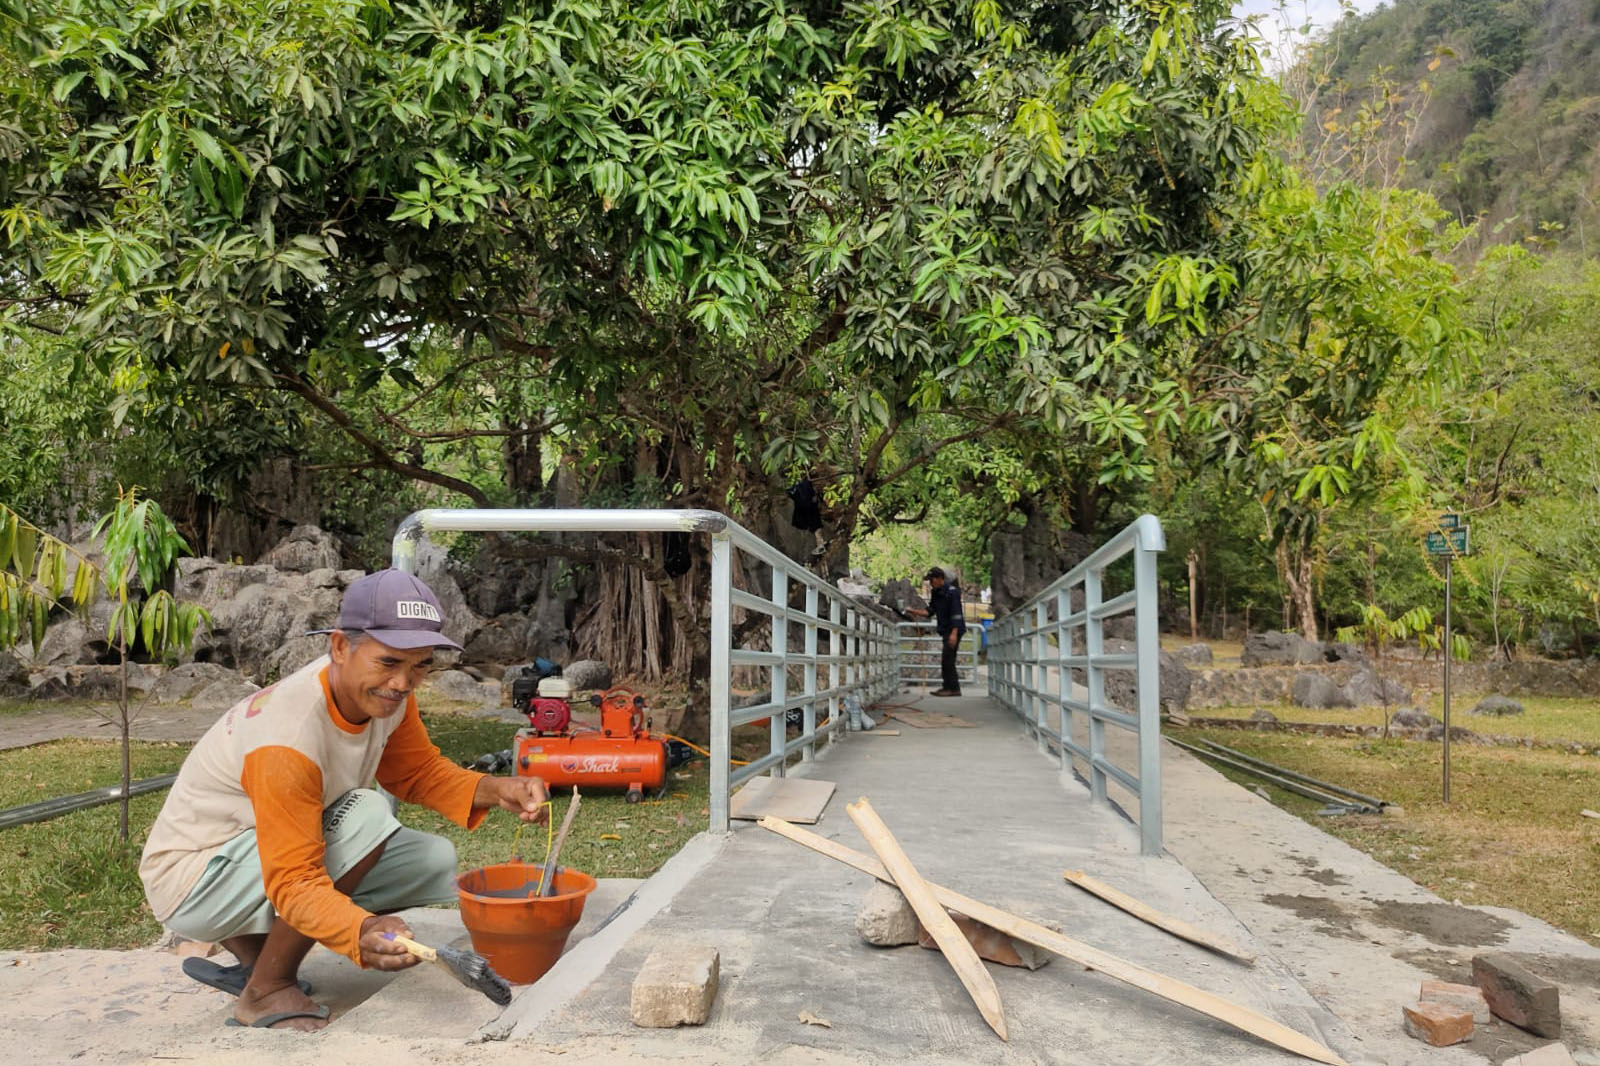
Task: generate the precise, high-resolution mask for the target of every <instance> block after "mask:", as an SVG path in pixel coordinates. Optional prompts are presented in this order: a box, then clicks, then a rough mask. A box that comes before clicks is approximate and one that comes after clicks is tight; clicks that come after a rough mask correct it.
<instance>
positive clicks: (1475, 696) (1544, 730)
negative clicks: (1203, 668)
mask: <svg viewBox="0 0 1600 1066" xmlns="http://www.w3.org/2000/svg"><path fill="white" fill-rule="evenodd" d="M1485 695H1487V693H1469V694H1467V695H1464V696H1463V695H1458V694H1456V693H1451V695H1450V724H1451V725H1453V726H1461V727H1463V728H1465V729H1470V730H1472V731H1473V732H1474V733H1483V734H1485V735H1487V736H1501V737H1528V738H1531V739H1534V740H1544V741H1550V742H1553V743H1561V742H1566V743H1574V744H1582V745H1584V746H1586V747H1597V746H1600V700H1596V699H1572V698H1564V697H1555V696H1518V697H1517V700H1518V702H1520V703H1521V704H1522V706H1523V707H1524V708H1526V712H1525V713H1523V714H1508V715H1499V716H1497V715H1477V714H1468V713H1467V711H1469V710H1471V708H1472V707H1473V705H1474V704H1476V703H1477V702H1478V701H1479V700H1480V699H1482V698H1483V697H1484V696H1485ZM1255 709H1256V705H1254V704H1252V705H1250V706H1248V707H1203V708H1196V709H1194V710H1192V711H1191V712H1190V714H1191V715H1192V716H1193V717H1197V718H1249V717H1250V714H1251V712H1252V711H1254V710H1255ZM1267 710H1269V711H1271V712H1272V713H1273V714H1274V715H1276V716H1277V717H1278V720H1279V721H1283V722H1303V723H1305V722H1309V723H1329V724H1333V725H1361V726H1378V725H1382V724H1383V711H1382V709H1381V708H1378V707H1357V708H1353V709H1352V708H1336V709H1331V710H1322V711H1319V710H1312V709H1310V708H1308V707H1291V706H1287V705H1283V704H1273V705H1271V706H1269V707H1268V708H1267ZM1423 710H1425V711H1427V712H1428V713H1429V714H1431V715H1433V716H1434V717H1435V718H1441V717H1443V715H1444V697H1443V696H1441V695H1435V696H1434V697H1433V698H1432V699H1431V700H1430V701H1428V702H1427V703H1426V705H1424V706H1423ZM1230 747H1231V745H1230Z"/></svg>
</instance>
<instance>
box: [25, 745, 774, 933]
mask: <svg viewBox="0 0 1600 1066" xmlns="http://www.w3.org/2000/svg"><path fill="white" fill-rule="evenodd" d="M423 717H424V719H425V721H426V722H427V724H428V730H429V732H430V734H431V735H432V736H433V739H434V742H435V743H436V744H438V745H439V747H440V750H441V751H443V753H444V754H445V755H446V756H447V757H449V758H451V759H453V760H455V761H457V762H462V761H467V760H471V759H474V758H476V757H477V756H479V755H481V754H483V753H484V752H488V751H498V750H500V749H502V748H507V747H510V746H511V738H512V734H513V733H514V732H515V726H513V725H510V724H508V723H504V722H495V721H490V720H486V719H482V718H468V717H465V716H460V715H451V714H438V715H435V714H424V716H423ZM760 733H761V736H760V737H755V736H754V735H752V736H751V737H741V738H740V740H739V741H736V750H737V749H740V748H745V747H758V746H760V745H761V744H763V743H764V737H765V731H764V730H762V731H760ZM189 747H190V745H188V744H174V743H135V744H134V745H133V776H134V779H135V780H137V779H139V778H142V777H152V776H156V775H159V774H164V773H171V772H172V771H174V770H176V769H177V768H178V766H179V765H180V764H181V763H182V762H183V758H184V756H185V755H186V754H188V750H189ZM118 758H119V757H118V749H117V745H116V743H115V742H112V741H102V740H63V741H56V742H53V743H50V744H41V745H37V746H35V747H30V748H18V749H13V750H10V751H0V808H4V807H14V806H19V805H21V804H25V803H34V802H38V801H39V800H44V799H51V798H54V797H56V796H63V795H69V794H71V793H75V792H83V791H85V790H87V789H90V788H96V787H103V786H105V785H113V784H116V783H117V781H118V780H119V775H120V769H119V761H118ZM706 771H707V765H706V762H705V760H703V759H701V760H697V761H695V762H692V763H688V764H686V765H683V766H680V767H678V768H677V770H675V771H673V779H672V781H671V785H670V788H669V790H668V793H667V795H666V797H664V798H663V799H661V800H659V801H653V800H650V799H646V800H645V801H644V802H642V803H639V804H634V805H629V804H628V803H627V802H626V801H625V800H624V799H623V797H622V796H621V794H618V793H593V794H585V796H584V799H583V806H582V807H580V808H579V811H578V818H577V821H576V822H575V823H574V824H573V828H572V831H571V834H570V835H569V836H568V838H567V843H566V845H565V847H564V849H563V854H562V859H563V860H564V861H563V864H564V865H567V864H570V865H572V866H575V867H577V868H578V869H580V870H584V871H586V872H588V873H591V874H594V875H595V876H596V877H646V876H648V875H649V874H651V873H653V872H655V870H656V869H658V868H659V867H660V866H661V864H662V863H663V862H665V861H666V860H667V859H668V857H670V856H671V855H672V854H673V853H674V852H676V851H677V850H678V848H679V847H681V846H682V845H683V843H684V842H685V841H686V840H688V839H689V837H691V836H693V835H694V834H695V833H697V832H699V831H700V830H702V829H704V828H705V827H706V821H707V802H708V796H709V784H708V777H707V772H706ZM165 799H166V793H165V792H157V793H151V794H148V795H144V796H138V797H135V798H134V799H133V801H132V803H131V804H130V809H131V814H130V826H131V833H130V835H131V840H130V841H129V842H128V843H127V844H121V843H119V842H118V841H117V805H116V804H114V803H113V804H106V805H103V806H99V807H92V808H90V809H88V810H84V811H76V812H74V813H72V814H68V815H64V816H62V817H60V818H55V819H52V820H50V821H47V822H38V823H34V824H32V825H24V826H17V827H15V828H13V829H7V830H3V831H0V950H55V949H59V948H67V947H81V948H129V947H137V946H139V945H142V944H148V943H151V942H152V941H154V940H155V939H156V938H157V937H158V936H159V935H160V933H161V930H160V926H159V925H158V924H157V923H156V921H155V920H154V918H152V917H151V915H150V912H149V910H148V908H146V906H145V903H144V890H143V888H142V886H141V885H140V883H139V875H138V863H139V853H140V850H141V849H142V848H143V846H144V841H145V837H146V836H147V835H148V833H149V830H150V825H151V823H153V822H154V821H155V818H156V815H157V813H158V812H159V811H160V810H161V804H162V803H163V802H164V801H165ZM566 803H567V800H566V798H565V795H564V794H558V796H557V798H556V803H555V812H554V815H555V818H557V819H559V818H560V817H561V815H562V813H563V812H564V811H565V807H566ZM400 820H401V821H402V822H403V823H405V824H407V825H410V826H413V827H415V828H418V829H424V830H427V831H429V832H436V833H441V834H443V835H445V836H448V837H449V838H450V839H451V840H453V841H454V842H455V844H456V848H457V851H458V853H459V855H460V861H461V868H462V869H464V870H465V869H471V868H473V867H476V866H483V865H486V864H488V863H494V862H504V861H506V860H507V859H509V858H510V857H511V854H512V840H513V838H514V836H515V834H516V827H517V821H516V819H514V818H513V817H512V816H511V815H510V814H508V813H506V812H504V811H494V812H491V813H490V815H489V817H488V819H487V820H486V821H485V823H484V824H483V825H482V826H481V827H479V829H477V830H476V831H474V832H470V833H469V832H468V831H467V830H465V829H461V828H459V827H457V826H455V825H452V824H451V823H449V822H447V821H445V820H444V819H443V818H441V817H439V816H438V815H436V814H434V813H433V812H432V811H429V810H426V809H424V808H420V807H414V806H411V805H408V804H403V805H402V806H401V808H400ZM545 844H546V834H545V831H544V830H543V828H538V830H537V832H535V831H534V829H533V828H530V829H529V830H527V831H525V832H524V833H523V835H522V840H521V843H520V848H519V850H520V851H521V853H522V855H523V857H524V858H526V859H529V860H530V861H538V860H539V859H540V858H542V857H543V855H544V851H545Z"/></svg>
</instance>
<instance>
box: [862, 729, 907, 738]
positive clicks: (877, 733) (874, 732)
mask: <svg viewBox="0 0 1600 1066" xmlns="http://www.w3.org/2000/svg"><path fill="white" fill-rule="evenodd" d="M861 735H862V736H867V737H897V736H899V735H900V730H898V729H868V730H865V731H863V733H862V734H861Z"/></svg>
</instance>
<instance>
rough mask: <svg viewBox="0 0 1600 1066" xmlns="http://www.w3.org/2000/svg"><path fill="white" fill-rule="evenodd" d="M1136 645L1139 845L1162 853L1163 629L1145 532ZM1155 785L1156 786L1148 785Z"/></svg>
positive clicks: (1139, 557)
mask: <svg viewBox="0 0 1600 1066" xmlns="http://www.w3.org/2000/svg"><path fill="white" fill-rule="evenodd" d="M1133 566H1134V573H1133V587H1134V597H1135V601H1136V602H1135V606H1134V632H1135V641H1134V647H1135V648H1136V649H1137V651H1138V658H1139V667H1138V681H1139V851H1140V853H1141V854H1144V855H1159V854H1161V817H1162V815H1161V630H1160V626H1159V624H1158V622H1159V620H1158V618H1157V616H1156V610H1157V604H1156V553H1155V551H1154V550H1153V549H1152V548H1150V547H1148V546H1146V545H1145V543H1144V540H1143V538H1142V537H1141V538H1140V541H1139V544H1138V546H1137V547H1135V549H1134V552H1133ZM1151 785H1153V786H1154V787H1147V786H1151Z"/></svg>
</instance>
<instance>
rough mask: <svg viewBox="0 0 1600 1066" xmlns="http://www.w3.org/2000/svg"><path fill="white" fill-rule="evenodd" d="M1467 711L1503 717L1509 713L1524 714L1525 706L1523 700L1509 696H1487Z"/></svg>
mask: <svg viewBox="0 0 1600 1066" xmlns="http://www.w3.org/2000/svg"><path fill="white" fill-rule="evenodd" d="M1467 713H1468V714H1490V715H1495V716H1496V717H1501V716H1504V715H1508V714H1522V713H1523V706H1522V704H1521V702H1519V701H1518V700H1514V699H1511V698H1510V697H1508V696H1485V697H1484V698H1483V699H1481V700H1479V701H1478V702H1477V704H1476V705H1475V706H1474V707H1473V708H1472V710H1470V711H1468V712H1467Z"/></svg>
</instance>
